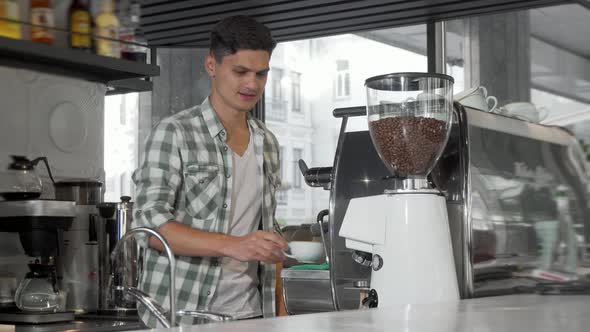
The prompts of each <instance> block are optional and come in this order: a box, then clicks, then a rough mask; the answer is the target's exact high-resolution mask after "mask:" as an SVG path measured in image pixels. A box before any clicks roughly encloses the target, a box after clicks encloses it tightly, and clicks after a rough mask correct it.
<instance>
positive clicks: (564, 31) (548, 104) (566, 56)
mask: <svg viewBox="0 0 590 332" xmlns="http://www.w3.org/2000/svg"><path fill="white" fill-rule="evenodd" d="M588 21H590V10H588V9H586V8H584V7H582V6H580V5H576V4H568V5H561V6H553V7H544V8H538V9H531V10H523V11H514V12H508V13H502V14H494V15H483V16H476V17H469V18H465V19H460V20H452V21H448V22H447V23H446V29H447V34H446V42H447V52H446V53H447V68H448V73H449V74H450V75H452V76H453V77H454V78H455V80H456V82H455V86H454V90H455V93H459V92H461V91H462V90H467V89H469V88H472V87H477V86H484V87H485V88H486V90H487V93H488V95H490V96H494V97H495V98H497V105H496V108H495V110H494V111H496V112H502V113H503V114H504V115H508V116H513V117H517V118H520V119H522V120H527V121H534V122H540V123H544V124H552V125H562V126H567V125H571V124H573V123H579V122H580V121H585V120H586V119H588V117H586V113H587V111H588V110H589V109H590V48H588V46H587V45H588V43H586V42H583V41H582V40H583V38H584V37H582V36H584V35H586V36H587V35H588V34H590V26H589V25H588V24H587V23H586V22H588ZM582 22H584V23H582ZM572 31H576V33H572ZM522 102H525V103H531V104H532V108H531V109H532V111H530V110H527V107H524V106H523V105H524V104H516V103H522ZM488 105H489V106H488V107H487V108H492V107H493V106H494V101H493V100H492V99H489V100H488ZM480 108H486V106H485V104H482V105H481V107H480Z"/></svg>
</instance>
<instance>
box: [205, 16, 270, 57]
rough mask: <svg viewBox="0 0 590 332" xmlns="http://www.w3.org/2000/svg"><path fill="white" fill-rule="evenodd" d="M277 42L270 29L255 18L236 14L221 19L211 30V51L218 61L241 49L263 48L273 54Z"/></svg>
mask: <svg viewBox="0 0 590 332" xmlns="http://www.w3.org/2000/svg"><path fill="white" fill-rule="evenodd" d="M276 45H277V42H276V41H275V40H274V39H273V38H272V36H271V33H270V30H269V29H268V28H267V27H266V26H264V25H263V24H262V23H259V22H257V21H256V20H255V19H253V18H251V17H249V16H244V15H236V16H230V17H226V18H224V19H223V20H221V21H219V22H218V23H217V24H216V25H215V27H213V30H212V31H211V39H210V44H209V51H210V52H211V53H212V54H213V56H214V57H215V60H217V61H218V62H221V61H223V57H224V56H226V55H231V54H235V53H236V52H238V51H239V50H263V51H267V52H268V54H269V55H270V54H272V51H273V50H274V48H275V46H276Z"/></svg>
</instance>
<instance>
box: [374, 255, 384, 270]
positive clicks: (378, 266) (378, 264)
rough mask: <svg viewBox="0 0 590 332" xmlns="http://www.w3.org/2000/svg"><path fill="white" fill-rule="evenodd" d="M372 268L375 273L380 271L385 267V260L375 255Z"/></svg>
mask: <svg viewBox="0 0 590 332" xmlns="http://www.w3.org/2000/svg"><path fill="white" fill-rule="evenodd" d="M371 267H372V268H373V271H379V270H381V268H382V267H383V258H381V256H379V255H373V259H372V260H371Z"/></svg>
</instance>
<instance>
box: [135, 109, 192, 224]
mask: <svg viewBox="0 0 590 332" xmlns="http://www.w3.org/2000/svg"><path fill="white" fill-rule="evenodd" d="M177 135H178V132H177V130H176V126H175V124H174V123H173V122H172V121H170V120H169V121H164V122H161V123H160V124H158V125H157V126H156V128H154V129H153V130H152V133H151V135H150V136H149V137H148V139H147V141H146V144H145V156H144V159H143V162H142V164H141V165H140V167H139V168H138V169H137V170H136V171H135V172H134V173H133V182H135V185H136V199H135V204H136V205H135V209H134V216H133V217H134V222H135V223H136V225H137V227H140V226H143V227H149V228H158V227H160V226H161V225H163V224H164V223H166V222H168V221H170V220H174V218H175V217H174V215H175V214H174V212H175V199H176V193H177V191H178V188H179V186H180V185H181V183H182V176H181V167H182V166H181V159H180V154H179V149H178V142H177Z"/></svg>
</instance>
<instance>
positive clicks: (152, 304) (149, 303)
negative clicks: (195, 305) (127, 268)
mask: <svg viewBox="0 0 590 332" xmlns="http://www.w3.org/2000/svg"><path fill="white" fill-rule="evenodd" d="M138 233H147V234H149V235H151V236H154V237H156V238H157V239H158V240H159V241H160V242H161V243H162V246H163V247H164V250H165V251H166V256H167V257H168V264H169V265H170V288H169V289H170V311H166V310H165V309H164V308H163V307H162V306H161V305H160V304H159V303H158V302H156V301H155V300H154V299H152V298H151V297H150V296H149V295H148V294H146V293H145V292H143V291H141V290H139V289H137V288H135V287H126V286H116V287H115V290H117V291H122V292H123V293H124V294H128V295H130V296H132V297H134V298H136V299H137V300H138V301H139V302H141V303H142V304H143V305H145V306H146V308H147V310H148V311H149V312H151V313H152V314H153V315H154V316H156V319H157V320H158V322H160V324H162V325H163V326H164V327H166V328H169V327H174V326H176V316H190V317H193V318H203V319H208V320H211V321H215V322H226V321H230V320H233V317H232V316H229V315H224V314H219V313H213V312H207V311H202V310H178V311H177V310H176V259H175V258H174V254H173V253H172V249H171V248H170V245H169V244H168V241H166V239H165V238H164V237H163V236H162V235H160V233H158V232H157V231H155V230H153V229H151V228H147V227H138V228H133V229H131V230H130V231H128V232H127V233H126V234H125V235H124V236H123V237H122V238H121V239H120V240H119V241H118V242H117V244H116V245H115V249H113V253H112V254H111V261H112V262H113V266H116V260H117V257H118V255H117V253H118V251H119V250H120V248H121V247H124V246H123V245H122V243H124V242H125V241H127V240H128V239H129V238H130V237H132V236H134V235H136V234H138ZM113 273H115V272H113ZM170 313H174V314H170ZM167 316H169V317H170V319H169V320H168V317H167Z"/></svg>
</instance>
